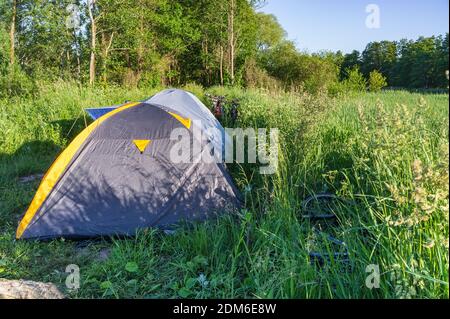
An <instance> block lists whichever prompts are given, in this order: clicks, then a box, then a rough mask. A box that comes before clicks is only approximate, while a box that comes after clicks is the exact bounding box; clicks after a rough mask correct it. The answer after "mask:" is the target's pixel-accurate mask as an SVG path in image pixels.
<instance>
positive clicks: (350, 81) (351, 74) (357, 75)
mask: <svg viewBox="0 0 450 319" xmlns="http://www.w3.org/2000/svg"><path fill="white" fill-rule="evenodd" d="M344 87H345V89H346V90H347V91H354V92H364V91H365V90H366V89H367V81H366V79H365V78H364V75H363V74H362V73H361V72H360V70H359V68H358V67H357V66H355V67H353V68H351V69H348V70H347V76H346V80H344Z"/></svg>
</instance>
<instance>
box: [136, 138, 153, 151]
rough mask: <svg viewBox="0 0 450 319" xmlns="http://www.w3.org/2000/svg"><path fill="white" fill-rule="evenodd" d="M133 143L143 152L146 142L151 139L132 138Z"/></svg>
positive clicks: (148, 142)
mask: <svg viewBox="0 0 450 319" xmlns="http://www.w3.org/2000/svg"><path fill="white" fill-rule="evenodd" d="M133 143H134V145H136V147H137V148H138V150H139V151H140V152H141V153H144V151H145V149H146V148H147V146H148V144H150V143H151V140H133Z"/></svg>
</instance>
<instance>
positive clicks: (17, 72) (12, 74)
mask: <svg viewBox="0 0 450 319" xmlns="http://www.w3.org/2000/svg"><path fill="white" fill-rule="evenodd" d="M36 91H37V90H36V84H35V83H34V81H33V80H31V79H30V77H29V76H28V75H27V74H26V73H25V72H23V71H22V69H21V68H20V67H19V66H18V65H17V64H15V65H13V66H12V67H8V69H7V70H6V72H4V73H3V74H1V73H0V98H1V97H12V96H29V95H33V94H34V93H36Z"/></svg>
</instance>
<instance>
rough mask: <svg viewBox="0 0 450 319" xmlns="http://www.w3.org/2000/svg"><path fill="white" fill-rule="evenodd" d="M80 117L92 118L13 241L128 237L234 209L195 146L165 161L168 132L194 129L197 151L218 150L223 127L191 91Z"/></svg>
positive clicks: (235, 199)
mask: <svg viewBox="0 0 450 319" xmlns="http://www.w3.org/2000/svg"><path fill="white" fill-rule="evenodd" d="M87 112H88V113H89V114H90V115H91V116H92V117H93V118H94V119H95V121H94V122H93V123H92V124H90V125H89V126H88V127H87V128H85V129H84V130H83V131H82V132H81V133H80V134H79V135H78V136H77V137H76V138H75V139H74V140H73V141H72V142H71V143H70V144H69V146H68V147H67V148H66V149H65V150H64V151H63V152H62V153H61V154H60V155H59V157H58V158H57V159H56V160H55V162H54V163H53V164H52V165H51V167H50V168H49V170H48V171H47V173H46V174H45V176H44V178H43V180H42V181H41V184H40V186H39V188H38V190H37V192H36V195H35V196H34V198H33V200H32V202H31V204H30V206H29V208H28V210H27V211H26V213H25V215H24V217H23V219H22V220H21V222H20V224H19V227H18V229H17V233H16V238H18V239H40V240H42V239H52V238H60V237H62V238H73V239H77V238H93V237H101V236H132V235H134V234H135V233H136V231H137V230H139V229H145V228H149V227H158V228H162V229H168V228H170V227H171V226H173V225H174V224H176V223H178V222H180V221H182V220H187V221H194V220H205V219H207V218H210V217H213V216H217V215H219V214H224V213H231V212H232V211H234V210H236V209H238V208H239V207H240V205H241V202H240V200H239V193H238V191H237V189H236V187H235V186H234V184H233V181H232V179H231V177H230V175H229V174H228V172H227V171H226V168H225V165H224V164H223V162H222V161H213V162H205V161H202V160H200V158H201V153H202V152H204V151H203V150H202V149H203V147H202V148H200V149H201V150H200V151H199V152H198V153H197V154H195V152H192V154H191V155H190V156H191V160H190V161H186V162H182V163H178V162H174V161H172V160H171V158H170V152H171V149H172V147H173V146H174V144H175V143H177V141H176V140H174V139H171V138H170V136H171V132H172V131H173V130H174V129H181V130H185V133H186V134H188V136H190V137H191V138H192V139H193V140H194V139H195V137H194V134H193V129H194V127H195V128H196V129H198V130H200V131H201V132H202V133H205V134H206V135H207V138H206V139H204V138H202V139H201V141H200V142H199V143H201V145H202V146H203V144H204V143H210V144H213V146H214V147H221V146H222V145H223V141H224V140H225V139H224V136H225V133H224V129H223V127H222V126H221V125H220V123H219V122H218V121H217V120H216V119H215V118H214V116H213V115H212V114H211V112H210V111H209V110H208V108H207V107H206V106H205V105H203V104H202V103H201V101H200V100H199V99H197V98H196V97H195V96H194V95H193V94H191V93H188V92H185V91H182V90H177V89H169V90H165V91H162V92H160V93H158V94H156V95H155V96H153V97H152V98H150V99H148V100H145V101H143V102H137V103H126V104H124V105H121V106H116V107H108V108H103V109H88V110H87ZM208 128H215V129H214V130H208ZM205 149H209V150H210V149H211V148H210V147H209V148H205Z"/></svg>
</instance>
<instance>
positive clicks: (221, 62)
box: [220, 46, 223, 86]
mask: <svg viewBox="0 0 450 319" xmlns="http://www.w3.org/2000/svg"><path fill="white" fill-rule="evenodd" d="M220 85H221V86H223V46H220Z"/></svg>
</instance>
